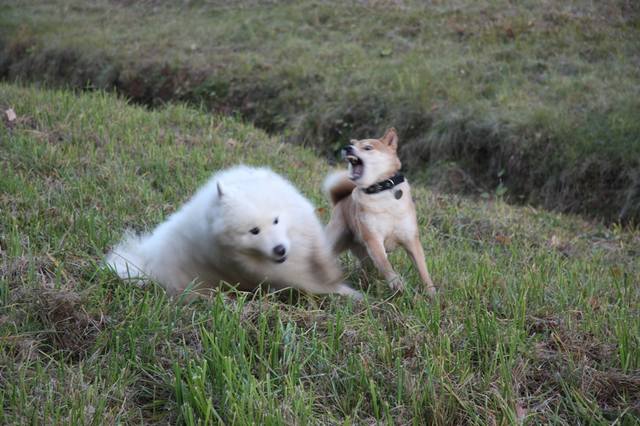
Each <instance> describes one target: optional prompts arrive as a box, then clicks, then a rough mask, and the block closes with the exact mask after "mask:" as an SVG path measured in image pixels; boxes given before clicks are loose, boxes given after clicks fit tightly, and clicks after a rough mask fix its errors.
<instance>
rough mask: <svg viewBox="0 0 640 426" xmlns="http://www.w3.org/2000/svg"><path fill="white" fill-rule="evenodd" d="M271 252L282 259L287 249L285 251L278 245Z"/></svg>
mask: <svg viewBox="0 0 640 426" xmlns="http://www.w3.org/2000/svg"><path fill="white" fill-rule="evenodd" d="M273 252H274V253H275V255H276V256H280V257H282V256H284V254H285V253H286V252H287V249H285V248H284V246H283V245H282V244H278V245H277V246H275V247H274V248H273Z"/></svg>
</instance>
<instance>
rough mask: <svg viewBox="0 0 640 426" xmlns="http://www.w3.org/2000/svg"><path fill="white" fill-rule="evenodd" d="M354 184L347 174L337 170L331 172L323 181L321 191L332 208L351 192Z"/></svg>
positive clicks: (344, 171)
mask: <svg viewBox="0 0 640 426" xmlns="http://www.w3.org/2000/svg"><path fill="white" fill-rule="evenodd" d="M355 187H356V184H355V183H353V181H352V180H350V179H349V172H348V171H346V170H339V171H334V172H331V173H329V174H328V175H327V177H326V178H325V179H324V183H323V185H322V189H323V190H324V192H325V193H326V194H327V196H328V197H329V199H330V200H331V204H333V205H334V206H335V205H336V204H338V202H339V201H340V200H342V199H343V198H347V197H348V196H349V195H351V193H352V192H353V190H354V188H355Z"/></svg>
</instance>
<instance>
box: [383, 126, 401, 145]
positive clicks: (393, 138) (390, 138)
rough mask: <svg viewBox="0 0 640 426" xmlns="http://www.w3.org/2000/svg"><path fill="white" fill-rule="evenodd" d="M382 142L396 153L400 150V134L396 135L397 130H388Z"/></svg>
mask: <svg viewBox="0 0 640 426" xmlns="http://www.w3.org/2000/svg"><path fill="white" fill-rule="evenodd" d="M380 141H381V142H382V143H383V144H385V145H388V146H389V147H390V148H391V149H393V150H394V151H395V150H397V149H398V134H397V133H396V129H395V128H393V127H391V128H390V129H389V130H387V132H386V133H385V134H384V136H383V137H382V139H380Z"/></svg>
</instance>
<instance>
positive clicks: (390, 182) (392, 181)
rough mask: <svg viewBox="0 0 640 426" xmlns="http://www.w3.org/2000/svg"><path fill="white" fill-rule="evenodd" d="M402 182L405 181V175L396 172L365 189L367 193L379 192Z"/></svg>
mask: <svg viewBox="0 0 640 426" xmlns="http://www.w3.org/2000/svg"><path fill="white" fill-rule="evenodd" d="M402 182H404V176H403V175H401V174H400V173H396V174H395V175H393V176H391V177H390V178H389V179H385V180H383V181H382V182H378V183H374V184H373V185H371V186H368V187H366V188H364V189H363V191H364V192H366V193H367V194H377V193H378V192H382V191H386V190H387V189H391V188H393V187H394V186H396V185H398V184H401V183H402Z"/></svg>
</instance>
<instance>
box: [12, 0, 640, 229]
mask: <svg viewBox="0 0 640 426" xmlns="http://www.w3.org/2000/svg"><path fill="white" fill-rule="evenodd" d="M639 41H640V9H639V8H638V6H637V5H636V3H635V2H632V1H618V0H607V1H598V2H593V1H589V0H573V1H569V2H538V1H519V2H510V1H506V0H497V1H489V0H482V1H471V0H456V1H449V2H428V3H426V4H425V3H424V2H417V1H412V0H407V1H364V2H360V1H358V2H342V1H304V2H270V1H253V0H247V1H239V2H233V4H232V5H231V6H229V3H228V2H220V1H191V2H186V3H184V2H181V3H180V4H179V5H176V3H175V2H166V1H153V2H131V1H118V2H116V1H107V0H96V1H91V2H86V1H80V0H55V1H51V2H44V3H43V2H39V1H34V0H26V1H25V0H20V1H17V0H8V1H5V2H3V5H2V6H0V55H1V56H0V75H4V76H5V77H8V78H11V79H22V80H25V79H26V80H33V81H38V82H47V83H52V84H57V85H70V86H73V87H98V88H116V89H117V90H119V91H121V92H122V93H124V94H125V95H126V96H128V97H130V98H132V99H134V100H137V101H140V102H144V103H146V104H151V105H158V104H162V103H163V102H165V101H167V100H176V99H177V100H186V101H190V102H191V103H194V104H203V105H206V106H207V108H209V109H213V110H215V111H221V112H235V113H240V114H241V115H242V116H243V117H245V118H247V119H250V120H251V121H253V122H254V123H256V125H257V126H258V127H261V128H263V129H267V130H269V131H272V132H279V131H284V132H285V134H286V136H287V139H290V140H294V141H296V142H298V143H302V144H305V145H310V146H314V147H316V148H318V149H320V150H321V151H323V152H331V151H332V150H334V149H335V148H336V147H337V146H339V145H341V144H344V142H345V141H347V140H348V139H349V138H350V137H352V136H356V137H363V136H371V135H373V134H381V133H382V132H383V130H384V129H385V128H386V127H388V126H391V125H393V126H396V127H397V128H398V129H399V132H400V135H401V139H402V142H403V143H402V147H403V148H402V154H403V158H404V159H405V165H406V166H407V167H409V168H410V170H412V171H413V172H414V175H415V176H420V177H421V178H422V177H425V178H428V179H429V181H430V182H438V183H439V184H440V185H441V186H442V187H443V188H448V189H453V190H460V189H466V190H468V191H469V190H470V191H472V192H480V193H482V192H493V191H494V190H495V189H496V188H501V189H500V191H501V192H504V189H506V190H507V191H506V193H505V194H504V195H505V196H506V197H507V198H508V199H510V200H513V201H519V202H523V201H524V202H530V203H534V204H537V205H542V206H544V207H546V208H551V209H557V210H560V211H568V212H581V213H586V214H589V215H592V216H596V217H604V218H606V219H607V220H609V221H616V220H627V221H633V220H635V221H639V220H640V175H638V173H637V170H638V168H639V167H640V163H639V160H638V158H640V139H639V136H638V135H640V121H639V120H638V119H637V117H638V116H639V115H640V101H639V99H640V71H639V67H638V61H639V60H640V47H639V46H640V42H639ZM450 161H455V162H456V165H455V166H453V167H452V165H451V164H450V163H449V162H450ZM426 166H428V171H427V172H426V173H423V170H424V169H425V167H426ZM452 168H453V172H452V171H451V170H452ZM458 169H461V172H462V173H464V174H465V175H467V176H469V177H470V179H472V180H473V181H474V183H473V184H468V183H467V184H463V185H461V184H460V183H459V179H456V178H455V176H456V175H457V174H458ZM452 173H453V175H454V176H452ZM467 180H468V179H467Z"/></svg>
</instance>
